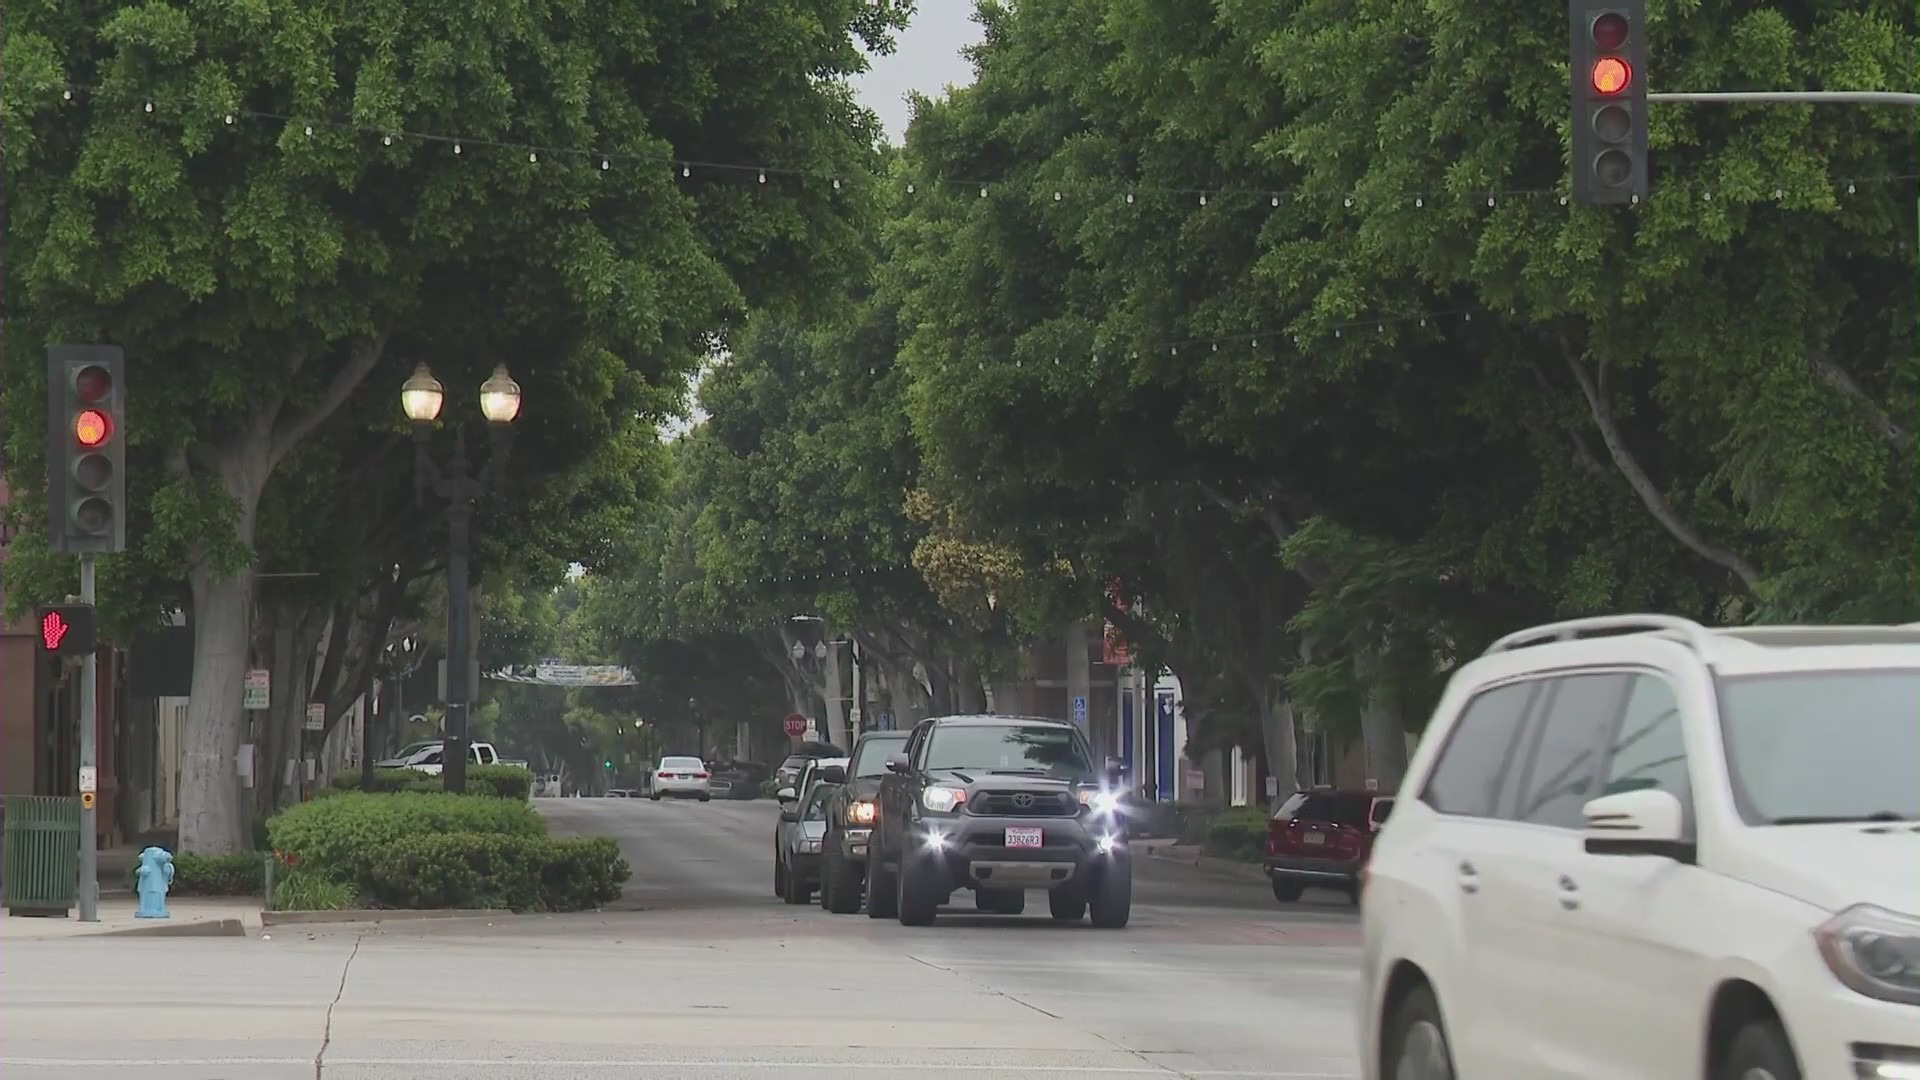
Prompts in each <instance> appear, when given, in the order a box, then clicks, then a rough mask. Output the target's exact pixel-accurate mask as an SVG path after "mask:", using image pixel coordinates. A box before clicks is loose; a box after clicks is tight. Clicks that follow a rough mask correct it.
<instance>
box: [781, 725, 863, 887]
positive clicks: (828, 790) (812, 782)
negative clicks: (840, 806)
mask: <svg viewBox="0 0 1920 1080" xmlns="http://www.w3.org/2000/svg"><path fill="white" fill-rule="evenodd" d="M846 778H847V759H846V758H815V759H813V760H812V761H809V762H807V769H806V772H805V773H803V774H802V775H801V778H800V788H799V790H798V791H796V790H794V789H793V788H781V789H780V821H779V824H777V825H775V826H774V827H773V894H774V895H775V896H778V897H780V898H782V899H784V900H786V901H787V902H788V903H790V904H804V903H806V902H807V898H808V897H811V896H812V895H813V889H814V885H815V884H817V882H818V880H819V865H818V863H819V857H820V849H819V846H818V845H817V844H816V845H815V846H814V848H813V850H812V851H811V852H805V853H804V854H810V855H811V856H812V857H811V858H810V859H807V860H804V862H805V866H804V867H803V869H804V871H805V873H804V875H803V877H804V880H795V879H794V878H793V877H792V875H791V870H792V867H793V865H794V863H793V859H792V853H791V852H789V851H788V850H787V849H788V847H789V846H790V845H791V844H792V843H793V842H794V840H793V835H792V834H793V830H794V828H795V827H796V826H797V825H798V824H799V822H800V821H801V820H802V819H801V818H800V817H798V816H797V815H799V814H800V812H801V811H802V810H803V809H804V808H806V807H808V806H811V805H813V804H814V803H815V801H816V800H824V799H826V798H827V797H828V796H831V795H832V794H833V791H832V789H833V787H834V785H837V784H841V783H844V782H845V781H846ZM819 806H820V824H821V829H820V834H821V836H824V835H825V834H826V804H825V802H824V801H821V802H820V803H819ZM796 898H797V899H796Z"/></svg>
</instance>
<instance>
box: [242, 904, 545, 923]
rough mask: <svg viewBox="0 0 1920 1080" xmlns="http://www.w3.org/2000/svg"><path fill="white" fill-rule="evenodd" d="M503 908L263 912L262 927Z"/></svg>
mask: <svg viewBox="0 0 1920 1080" xmlns="http://www.w3.org/2000/svg"><path fill="white" fill-rule="evenodd" d="M511 914H513V912H511V911H509V910H507V909H506V908H432V909H428V910H424V911H408V910H389V909H386V908H348V909H346V910H344V911H263V912H261V913H260V925H261V926H303V925H311V924H314V923H378V922H418V921H420V920H423V919H497V918H501V917H503V916H507V915H511Z"/></svg>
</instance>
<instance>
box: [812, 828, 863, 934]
mask: <svg viewBox="0 0 1920 1080" xmlns="http://www.w3.org/2000/svg"><path fill="white" fill-rule="evenodd" d="M827 843H828V844H829V845H830V846H829V847H828V848H827V854H826V864H827V865H826V868H825V869H823V870H822V871H821V873H820V902H821V903H822V904H823V905H825V906H826V909H827V910H828V911H831V912H833V913H834V914H835V915H852V914H853V913H855V912H857V911H859V910H860V885H861V881H860V864H859V863H856V862H854V861H853V860H852V859H849V858H847V857H846V855H844V854H842V853H841V851H840V838H839V837H838V836H836V835H834V834H832V833H828V834H827Z"/></svg>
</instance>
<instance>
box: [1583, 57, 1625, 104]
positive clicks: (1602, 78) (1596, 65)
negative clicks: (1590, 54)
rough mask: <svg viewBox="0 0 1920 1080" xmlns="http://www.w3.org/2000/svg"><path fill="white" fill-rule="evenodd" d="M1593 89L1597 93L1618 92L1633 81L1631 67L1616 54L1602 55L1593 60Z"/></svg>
mask: <svg viewBox="0 0 1920 1080" xmlns="http://www.w3.org/2000/svg"><path fill="white" fill-rule="evenodd" d="M1592 82H1593V89H1594V92H1595V93H1598V94H1608V95H1612V94H1618V93H1620V92H1622V91H1624V90H1625V89H1626V88H1627V87H1628V86H1629V85H1631V84H1632V83H1633V69H1632V68H1630V67H1628V66H1627V62H1626V61H1625V60H1622V59H1620V58H1619V57H1617V56H1603V57H1601V58H1600V59H1598V60H1595V61H1594V62H1593V79H1592Z"/></svg>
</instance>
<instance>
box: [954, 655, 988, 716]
mask: <svg viewBox="0 0 1920 1080" xmlns="http://www.w3.org/2000/svg"><path fill="white" fill-rule="evenodd" d="M953 691H954V702H953V703H954V708H955V710H956V711H958V712H961V713H983V712H986V711H987V688H986V684H984V683H982V682H981V681H980V667H979V665H977V664H973V663H969V662H967V661H965V660H961V661H957V662H955V664H954V665H953Z"/></svg>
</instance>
